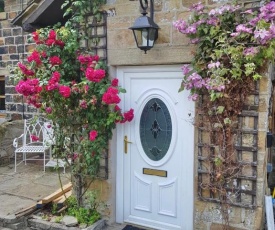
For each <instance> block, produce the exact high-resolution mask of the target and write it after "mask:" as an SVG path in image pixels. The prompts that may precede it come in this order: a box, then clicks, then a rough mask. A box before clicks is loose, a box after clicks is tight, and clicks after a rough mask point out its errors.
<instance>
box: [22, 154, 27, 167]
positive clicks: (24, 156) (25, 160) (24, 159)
mask: <svg viewBox="0 0 275 230" xmlns="http://www.w3.org/2000/svg"><path fill="white" fill-rule="evenodd" d="M23 161H24V162H25V165H27V156H26V152H23Z"/></svg>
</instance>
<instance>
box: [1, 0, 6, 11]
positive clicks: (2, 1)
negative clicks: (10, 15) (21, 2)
mask: <svg viewBox="0 0 275 230" xmlns="http://www.w3.org/2000/svg"><path fill="white" fill-rule="evenodd" d="M0 12H5V4H4V0H0Z"/></svg>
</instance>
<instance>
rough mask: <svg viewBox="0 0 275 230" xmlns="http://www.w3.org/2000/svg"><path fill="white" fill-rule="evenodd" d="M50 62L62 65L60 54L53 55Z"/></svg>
mask: <svg viewBox="0 0 275 230" xmlns="http://www.w3.org/2000/svg"><path fill="white" fill-rule="evenodd" d="M50 63H51V64H52V65H61V64H62V60H61V59H60V58H59V57H58V56H53V57H50Z"/></svg>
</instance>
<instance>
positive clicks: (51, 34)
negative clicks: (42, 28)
mask: <svg viewBox="0 0 275 230" xmlns="http://www.w3.org/2000/svg"><path fill="white" fill-rule="evenodd" d="M48 38H49V39H56V33H55V31H54V30H50V32H49V37H48Z"/></svg>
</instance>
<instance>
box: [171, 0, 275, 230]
mask: <svg viewBox="0 0 275 230" xmlns="http://www.w3.org/2000/svg"><path fill="white" fill-rule="evenodd" d="M190 10H191V12H192V13H191V16H190V18H189V19H188V20H187V21H184V20H178V21H176V22H174V27H175V28H176V29H177V30H178V31H179V32H181V33H183V34H185V35H186V36H187V37H189V38H190V43H191V44H194V45H195V51H194V53H193V54H194V55H193V60H192V63H191V64H190V65H184V66H183V67H182V72H183V80H182V84H181V87H180V91H181V90H189V91H190V96H189V99H190V100H193V101H200V102H199V103H201V105H202V106H201V107H200V108H198V113H199V114H203V116H201V117H203V118H201V119H199V120H198V121H197V125H198V126H199V127H200V129H201V130H204V131H206V132H207V133H208V135H209V140H208V144H205V145H204V146H203V147H202V148H204V150H205V151H208V156H206V157H204V159H201V160H203V161H204V164H202V166H201V167H203V168H204V171H205V173H206V174H207V175H208V176H209V177H208V178H209V180H207V181H206V182H204V183H201V184H199V187H200V189H199V190H202V192H203V191H204V190H208V191H210V192H211V194H213V195H212V198H211V199H210V200H213V201H216V202H219V203H220V206H221V213H222V215H223V220H224V223H225V229H227V226H228V225H229V219H228V215H229V214H228V209H229V207H230V206H231V205H234V200H237V199H238V197H239V196H240V194H241V193H242V192H244V190H243V188H241V186H240V185H238V184H236V183H235V179H236V178H238V176H239V175H240V174H241V170H242V168H243V167H245V163H244V162H241V159H239V158H238V154H236V149H235V143H236V137H237V136H238V134H239V131H240V130H238V128H239V126H238V117H239V115H240V114H241V112H242V109H243V106H244V104H245V101H246V99H247V96H248V95H250V94H251V93H253V91H254V90H255V84H256V82H257V81H258V80H259V79H261V78H262V73H263V71H264V70H265V69H266V67H267V65H268V63H269V62H270V61H273V60H274V52H275V49H274V48H275V26H274V24H273V21H274V19H275V2H269V3H267V4H265V5H263V6H262V7H260V8H255V9H244V8H242V7H241V6H240V5H237V4H236V5H234V4H232V5H229V4H227V5H223V6H220V7H218V8H215V9H207V8H206V7H205V6H204V5H203V4H201V3H198V4H194V5H193V6H192V7H191V8H190ZM201 158H202V157H201ZM207 162H208V164H207ZM209 163H211V164H209ZM248 164H251V162H248ZM209 165H212V166H211V167H209ZM199 196H200V197H201V198H202V199H203V196H202V194H199ZM255 205H256V204H255V203H253V204H251V205H250V206H247V207H255ZM240 206H241V205H240Z"/></svg>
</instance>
